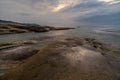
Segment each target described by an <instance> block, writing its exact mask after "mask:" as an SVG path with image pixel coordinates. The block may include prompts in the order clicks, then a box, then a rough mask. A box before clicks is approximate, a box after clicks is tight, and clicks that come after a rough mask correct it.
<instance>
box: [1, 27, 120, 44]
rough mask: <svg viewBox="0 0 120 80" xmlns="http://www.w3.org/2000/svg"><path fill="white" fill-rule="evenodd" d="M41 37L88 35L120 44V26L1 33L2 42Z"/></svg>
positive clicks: (105, 41)
mask: <svg viewBox="0 0 120 80" xmlns="http://www.w3.org/2000/svg"><path fill="white" fill-rule="evenodd" d="M41 37H72V38H76V37H88V38H95V39H97V40H99V41H101V42H104V43H108V44H114V45H120V26H119V25H117V26H114V25H112V26H108V25H104V26H80V27H79V28H76V29H71V30H59V31H50V32H44V33H34V32H30V33H21V34H7V35H0V43H6V42H12V41H18V40H26V39H32V38H41Z"/></svg>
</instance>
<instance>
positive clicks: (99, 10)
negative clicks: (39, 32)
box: [0, 0, 120, 26]
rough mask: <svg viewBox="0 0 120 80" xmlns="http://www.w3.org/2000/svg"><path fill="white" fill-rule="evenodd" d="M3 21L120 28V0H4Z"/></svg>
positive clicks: (0, 2) (0, 15)
mask: <svg viewBox="0 0 120 80" xmlns="http://www.w3.org/2000/svg"><path fill="white" fill-rule="evenodd" d="M0 19H3V20H12V21H18V22H25V23H37V24H41V25H54V26H78V25H84V24H88V25H120V0H0Z"/></svg>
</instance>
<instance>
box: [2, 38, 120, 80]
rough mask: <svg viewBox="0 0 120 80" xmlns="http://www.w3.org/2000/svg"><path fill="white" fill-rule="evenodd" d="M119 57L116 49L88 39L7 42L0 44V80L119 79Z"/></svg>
mask: <svg viewBox="0 0 120 80" xmlns="http://www.w3.org/2000/svg"><path fill="white" fill-rule="evenodd" d="M119 57H120V47H115V46H110V45H107V44H104V43H101V42H99V41H98V40H96V39H92V38H74V39H73V38H52V37H46V38H42V39H30V40H26V41H17V42H11V43H6V44H1V45H0V70H3V71H2V72H4V73H5V74H2V73H1V77H0V80H119V79H120V70H119V67H120V59H119ZM23 76H24V77H23Z"/></svg>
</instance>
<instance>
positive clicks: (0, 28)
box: [0, 23, 74, 35]
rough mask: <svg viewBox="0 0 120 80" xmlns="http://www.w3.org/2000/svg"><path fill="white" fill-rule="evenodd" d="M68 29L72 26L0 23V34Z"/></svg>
mask: <svg viewBox="0 0 120 80" xmlns="http://www.w3.org/2000/svg"><path fill="white" fill-rule="evenodd" d="M69 29H74V28H67V27H52V26H40V25H23V24H17V23H0V35H3V34H15V33H26V32H48V31H53V30H69Z"/></svg>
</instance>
